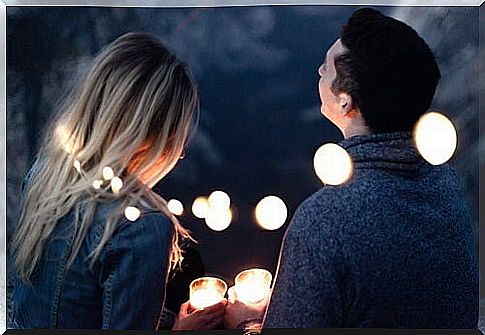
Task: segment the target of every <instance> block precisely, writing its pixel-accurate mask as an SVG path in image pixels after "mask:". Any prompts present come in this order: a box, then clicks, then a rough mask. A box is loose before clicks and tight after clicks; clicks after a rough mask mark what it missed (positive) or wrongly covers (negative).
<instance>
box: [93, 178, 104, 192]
mask: <svg viewBox="0 0 485 335" xmlns="http://www.w3.org/2000/svg"><path fill="white" fill-rule="evenodd" d="M101 185H102V183H101V181H100V180H95V181H93V187H94V188H95V189H96V190H99V189H100V188H101Z"/></svg>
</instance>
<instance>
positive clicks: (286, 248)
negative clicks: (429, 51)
mask: <svg viewBox="0 0 485 335" xmlns="http://www.w3.org/2000/svg"><path fill="white" fill-rule="evenodd" d="M340 144H341V146H343V147H344V148H346V150H347V152H348V153H349V154H350V155H351V157H352V159H353V162H354V173H353V176H352V178H351V179H350V180H349V181H348V182H347V183H346V184H343V185H340V186H324V187H323V188H321V189H320V190H319V191H318V192H316V193H315V194H313V195H312V196H311V197H309V198H308V199H307V200H305V201H304V202H303V203H302V204H301V205H300V206H299V208H298V209H297V211H296V213H295V215H294V217H293V219H292V222H291V223H290V225H289V227H288V230H287V232H286V235H285V238H284V241H283V246H282V250H281V253H280V261H279V265H278V271H277V276H276V279H275V284H274V290H273V294H272V297H271V301H270V304H269V307H268V311H267V314H266V318H265V321H264V325H263V327H268V328H293V327H295V328H310V327H311V328H320V327H375V328H476V326H477V321H478V258H477V255H476V249H477V248H476V244H475V240H476V239H475V238H476V237H475V230H474V228H473V224H472V222H471V219H470V216H469V212H468V210H467V207H466V204H465V198H464V195H463V194H462V191H461V189H460V183H459V179H458V177H457V175H456V173H455V172H454V170H453V169H452V168H451V167H450V166H449V165H447V164H445V165H441V166H432V165H430V164H428V163H426V162H425V161H424V160H423V159H422V158H421V156H420V155H419V153H418V152H417V151H416V149H415V147H414V144H413V140H412V138H411V135H410V134H409V133H388V134H375V135H364V136H354V137H352V138H350V139H347V140H344V141H343V142H341V143H340Z"/></svg>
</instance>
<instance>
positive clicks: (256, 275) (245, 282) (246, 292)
mask: <svg viewBox="0 0 485 335" xmlns="http://www.w3.org/2000/svg"><path fill="white" fill-rule="evenodd" d="M271 279H272V275H271V273H270V272H269V271H267V270H264V269H249V270H245V271H242V272H241V273H239V274H238V275H237V276H236V280H235V285H234V286H235V290H236V294H237V299H238V300H240V301H242V302H244V303H249V304H256V303H258V302H261V301H262V300H264V299H265V298H266V297H267V296H268V295H269V292H270V287H271Z"/></svg>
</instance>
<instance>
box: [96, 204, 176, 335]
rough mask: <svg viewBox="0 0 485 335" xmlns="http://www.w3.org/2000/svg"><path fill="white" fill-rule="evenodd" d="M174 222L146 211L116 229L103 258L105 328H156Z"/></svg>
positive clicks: (103, 326)
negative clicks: (134, 219) (135, 219)
mask: <svg viewBox="0 0 485 335" xmlns="http://www.w3.org/2000/svg"><path fill="white" fill-rule="evenodd" d="M172 235H173V227H172V224H171V223H170V222H169V221H168V219H167V218H165V217H164V216H163V215H162V214H160V213H148V214H143V215H142V216H140V218H139V219H138V220H137V221H134V222H126V223H125V224H123V225H122V226H121V228H120V229H119V230H117V231H116V232H115V235H113V238H112V240H111V243H110V244H109V245H108V246H107V247H106V248H105V252H104V256H102V257H100V258H101V259H100V262H101V263H102V267H101V269H102V270H101V276H100V281H101V282H100V287H101V289H102V302H103V324H102V328H103V329H156V328H157V326H158V322H159V319H160V316H161V312H162V307H163V303H164V299H165V285H166V280H167V273H168V269H169V254H170V248H171V243H172Z"/></svg>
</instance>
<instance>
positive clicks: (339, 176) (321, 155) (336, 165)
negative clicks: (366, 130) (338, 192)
mask: <svg viewBox="0 0 485 335" xmlns="http://www.w3.org/2000/svg"><path fill="white" fill-rule="evenodd" d="M313 167H314V168H315V172H316V174H317V176H318V178H320V180H321V181H322V182H323V183H324V184H328V185H340V184H343V183H345V182H346V181H347V180H348V179H349V178H350V176H351V175H352V169H353V166H352V159H351V158H350V155H349V154H348V153H347V151H345V149H344V148H342V147H341V146H339V145H337V144H335V143H327V144H324V145H322V146H321V147H320V148H319V149H318V150H317V152H316V153H315V157H314V158H313Z"/></svg>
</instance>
